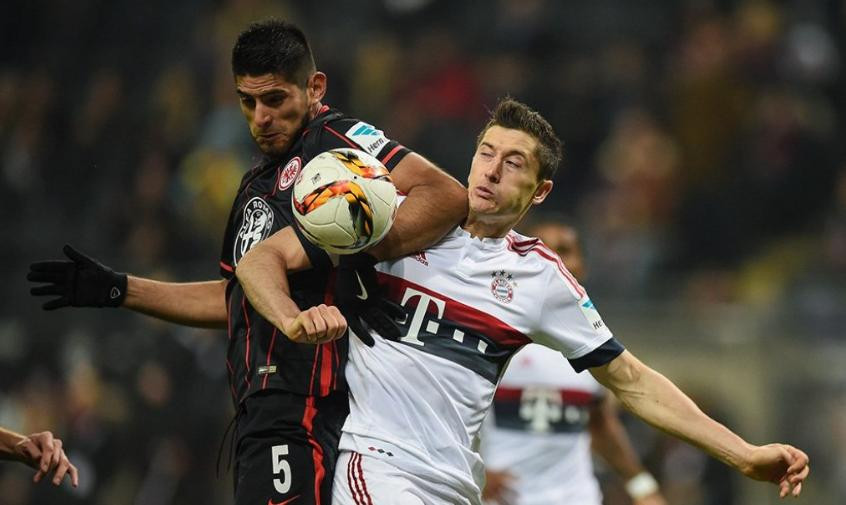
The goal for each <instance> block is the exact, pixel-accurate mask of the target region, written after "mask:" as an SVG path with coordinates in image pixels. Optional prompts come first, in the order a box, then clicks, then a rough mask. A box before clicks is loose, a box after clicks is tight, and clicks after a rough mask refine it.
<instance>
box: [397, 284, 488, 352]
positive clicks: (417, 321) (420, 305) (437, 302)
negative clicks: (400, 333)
mask: <svg viewBox="0 0 846 505" xmlns="http://www.w3.org/2000/svg"><path fill="white" fill-rule="evenodd" d="M413 298H419V300H418V302H417V307H416V308H415V309H414V315H413V316H411V323H409V327H408V333H406V334H405V336H404V337H402V338H400V341H402V342H405V343H407V344H414V345H420V346H422V345H425V342H423V341H422V340H420V339H419V338H418V337H419V336H420V330H424V331H425V332H426V333H428V334H430V335H437V334H438V329H439V328H440V327H441V324H440V323H439V322H438V321H437V320H436V319H434V318H430V319H428V320H427V318H426V312H427V310H428V308H429V304H432V305H434V307H435V315H436V317H437V319H441V318H443V317H444V309H446V302H445V301H444V300H441V299H440V298H435V297H434V296H431V295H429V294H427V293H423V292H422V291H417V290H416V289H414V288H405V294H403V296H402V303H401V305H403V306H405V305H406V303H407V302H408V301H409V300H411V299H413ZM424 322H425V323H426V326H425V328H424V326H423V323H424ZM452 339H453V340H455V341H456V342H460V343H464V332H463V331H461V330H459V329H458V328H455V329H454V330H453V332H452ZM471 345H472V344H471ZM487 346H488V344H487V343H486V342H485V341H483V340H479V341H478V342H476V346H475V347H476V349H477V350H478V351H479V352H482V353H483V352H485V349H486V348H487Z"/></svg>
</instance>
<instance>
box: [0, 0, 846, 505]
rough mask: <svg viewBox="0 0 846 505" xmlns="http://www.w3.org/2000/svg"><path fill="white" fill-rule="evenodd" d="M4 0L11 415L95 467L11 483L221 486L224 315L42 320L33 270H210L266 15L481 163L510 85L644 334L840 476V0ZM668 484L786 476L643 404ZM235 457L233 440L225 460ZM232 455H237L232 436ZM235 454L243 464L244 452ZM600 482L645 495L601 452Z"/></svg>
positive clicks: (652, 345) (646, 354) (340, 89)
mask: <svg viewBox="0 0 846 505" xmlns="http://www.w3.org/2000/svg"><path fill="white" fill-rule="evenodd" d="M2 12H3V14H2V16H0V209H2V214H0V227H1V228H0V229H1V230H2V237H3V238H2V240H3V245H2V247H0V279H2V280H3V282H2V285H3V289H2V291H0V302H2V303H1V304H0V307H2V308H0V425H3V426H6V427H10V428H12V429H15V430H18V431H22V432H25V433H30V432H33V431H37V430H43V429H50V430H52V431H54V432H55V433H56V434H57V435H58V436H60V437H61V438H62V439H64V441H65V444H66V448H67V449H68V451H69V454H70V457H71V458H72V460H73V461H74V462H75V463H76V464H77V465H78V466H79V470H80V475H81V478H80V481H81V485H80V487H79V489H77V490H73V491H71V490H70V488H69V487H63V488H62V489H59V490H56V489H53V488H52V487H51V486H48V485H39V486H32V485H31V484H30V482H29V479H30V477H31V473H30V472H29V471H28V470H27V469H25V468H22V467H20V465H11V464H4V465H2V466H0V503H2V504H4V505H20V504H48V503H62V504H83V503H85V504H89V503H90V504H106V503H109V504H112V503H126V504H136V505H153V504H171V503H174V504H175V503H207V504H228V503H230V498H229V497H230V476H229V475H226V476H224V477H222V478H221V479H215V477H214V475H215V460H216V458H217V455H218V447H219V444H220V439H221V436H222V434H223V431H224V429H225V427H226V424H227V422H228V421H229V419H230V417H231V407H230V400H229V393H228V391H227V387H226V381H225V376H224V371H225V367H224V366H223V352H224V347H223V345H224V336H223V334H222V333H215V332H208V331H201V330H192V329H183V328H177V327H175V326H169V325H166V324H159V323H156V322H153V321H149V320H146V319H144V318H142V317H140V316H135V315H133V314H130V313H128V312H127V313H125V312H122V311H112V310H96V309H86V310H63V311H60V312H52V313H44V312H42V311H41V310H40V308H39V304H38V303H37V302H36V301H35V300H33V299H32V298H30V296H29V295H28V294H27V292H28V288H29V286H28V285H27V283H26V282H25V280H24V274H25V271H26V268H27V265H28V263H29V262H31V261H33V260H37V259H45V258H50V257H56V256H57V255H58V254H59V250H60V248H61V245H62V244H64V243H65V242H71V243H73V244H75V245H77V246H78V247H80V248H81V249H82V250H83V251H86V252H89V253H91V254H93V255H95V256H96V257H98V258H100V259H101V260H102V261H104V262H105V263H107V264H109V265H112V266H114V267H116V268H119V269H123V270H128V271H131V272H135V273H138V274H143V275H148V276H152V277H157V278H164V279H173V280H197V279H206V278H215V277H216V275H217V260H218V254H219V244H220V239H221V234H222V232H223V224H224V221H225V218H226V214H227V212H228V208H229V204H230V201H231V197H232V194H233V191H234V190H235V188H236V185H237V182H238V180H239V178H240V176H241V174H242V172H243V171H244V170H245V169H247V168H248V167H249V166H250V162H251V161H250V160H251V156H252V155H253V152H254V150H253V146H252V143H251V141H250V139H249V136H248V132H247V129H246V127H245V125H244V122H243V119H242V118H241V117H240V114H239V111H238V106H237V102H236V100H235V95H234V93H233V89H232V81H231V77H230V72H229V68H228V58H229V52H230V48H231V44H232V42H233V40H234V38H235V36H236V35H237V33H238V31H239V30H240V29H242V28H243V27H244V26H245V25H246V24H247V23H248V22H249V21H251V20H254V19H257V18H260V17H264V16H266V15H276V16H281V17H289V18H290V19H292V20H294V21H296V22H298V23H300V24H301V25H302V26H303V27H304V28H305V29H306V31H307V33H308V34H309V36H310V38H311V41H312V43H313V46H314V52H315V55H316V58H317V61H318V66H319V68H320V69H322V70H324V71H325V72H327V74H328V75H329V93H328V97H327V100H326V101H327V102H328V103H330V104H332V105H334V106H337V107H339V108H341V109H343V110H345V111H348V112H350V113H351V114H353V115H356V116H358V117H361V118H363V119H365V120H368V121H370V122H372V123H374V124H376V125H378V126H379V127H380V128H383V129H385V130H386V131H387V132H388V134H389V135H390V136H391V137H392V138H395V139H397V140H399V141H401V142H403V143H405V144H407V145H408V146H411V147H412V148H414V149H415V150H417V151H419V152H421V153H423V154H425V155H427V156H429V157H430V158H431V159H433V160H435V161H436V162H438V163H439V164H440V165H441V166H442V167H444V168H445V169H447V170H449V171H450V172H451V173H453V174H454V175H456V176H457V177H459V178H461V179H463V178H464V177H465V176H466V173H467V169H468V167H469V158H470V156H471V153H472V147H473V141H474V137H475V134H476V132H477V131H478V130H479V128H480V126H481V125H482V123H483V121H484V118H485V114H486V107H489V106H491V105H492V104H493V103H494V101H495V99H496V98H497V97H500V96H503V95H504V94H506V93H510V94H511V95H513V96H514V97H516V98H519V99H521V100H524V101H526V102H528V103H529V104H531V105H533V106H534V107H536V108H537V109H539V110H540V111H542V112H543V113H544V114H545V115H546V116H547V117H548V118H549V119H550V120H551V121H552V123H553V124H554V126H555V127H556V129H557V130H558V132H559V134H560V136H561V137H562V138H563V139H564V141H565V143H566V164H565V166H564V167H563V168H562V170H561V171H560V173H559V175H558V177H557V179H556V189H555V192H554V193H553V195H552V198H550V199H549V200H548V201H547V202H546V203H545V204H544V205H543V207H542V208H541V209H540V212H536V214H535V215H536V216H539V215H542V214H544V213H545V214H546V215H548V216H553V217H555V218H559V217H564V218H566V219H567V220H569V221H570V222H572V223H574V224H576V225H577V226H578V228H579V229H580V230H581V231H582V234H583V237H584V239H585V242H586V244H587V255H588V262H589V272H590V274H589V277H588V278H587V280H586V282H585V283H586V285H587V287H588V288H589V289H590V291H591V293H592V297H593V298H594V300H595V301H596V303H597V305H598V306H599V307H600V310H601V311H602V313H603V314H604V317H605V320H606V322H607V323H608V324H609V326H610V327H611V328H612V330H614V331H615V333H616V334H617V335H618V337H620V338H621V339H622V340H623V341H624V342H625V343H626V344H627V345H628V346H629V347H630V348H631V349H633V350H634V351H635V352H636V353H637V354H638V355H640V356H641V357H642V358H644V359H645V360H646V361H647V362H649V363H651V364H653V365H654V366H655V367H656V368H658V369H660V370H662V371H664V372H665V373H666V374H667V375H668V376H669V377H670V378H672V379H673V380H675V381H676V382H677V383H678V384H680V385H681V386H682V387H683V388H685V389H686V390H687V391H689V392H690V393H691V394H692V395H693V396H694V397H695V398H696V399H697V401H698V402H700V404H701V405H702V406H703V407H704V408H705V409H706V410H707V411H708V412H710V413H711V414H712V415H715V416H716V417H718V418H720V419H721V420H723V421H724V422H725V423H727V424H728V425H729V426H731V427H732V428H734V429H735V430H737V431H738V432H740V433H741V434H743V435H744V436H745V437H746V438H748V439H749V440H750V441H753V442H759V443H761V442H765V441H774V440H783V441H789V442H791V443H794V444H796V445H798V446H800V447H802V448H804V449H805V450H806V451H807V452H808V453H809V454H810V456H811V459H812V468H813V472H812V476H811V479H810V480H809V481H808V483H807V486H806V488H805V490H804V491H805V493H804V495H803V497H802V498H801V499H800V500H799V501H798V502H797V503H808V504H814V505H826V504H831V505H835V504H841V503H843V502H844V499H846V498H844V497H846V456H844V454H846V388H844V384H846V338H844V337H846V334H845V333H844V325H846V308H844V307H846V303H844V302H846V156H844V155H845V154H846V152H844V151H846V148H844V142H843V139H844V138H846V135H844V134H846V131H844V129H845V127H846V125H844V119H845V118H846V114H844V113H846V82H845V80H844V68H843V65H844V57H843V55H844V51H846V35H844V34H846V2H844V1H835V0H830V1H824V0H803V1H799V0H793V1H778V2H767V1H729V0H713V1H706V0H697V1H694V0H687V1H651V2H631V1H627V0H595V1H592V2H583V1H576V0H569V1H564V0H561V1H552V0H549V1H544V0H499V1H487V2H482V1H475V2H470V1H468V2H450V1H445V0H435V1H432V0H382V1H381V2H380V1H377V0H370V1H361V2H328V1H320V2H294V1H289V2H284V1H263V0H231V1H210V0H187V1H183V2H170V1H164V0H148V1H146V2H134V1H130V0H114V1H107V0H100V1H94V0H78V1H75V2H65V1H59V0H29V1H27V0H7V1H5V2H3V7H2ZM627 422H628V423H629V424H630V425H631V426H632V431H633V433H634V436H635V439H636V442H637V445H638V449H639V451H640V452H641V454H642V455H643V457H644V459H645V461H646V463H647V465H648V466H649V468H650V469H651V470H652V471H653V472H654V473H655V475H656V476H657V477H658V478H659V480H660V481H661V482H662V484H663V485H664V490H665V493H666V494H667V496H668V497H669V499H670V502H671V503H672V504H674V505H700V504H701V505H717V504H719V505H753V504H754V505H758V504H765V503H776V502H777V499H776V494H777V493H776V490H775V488H772V487H768V486H765V485H763V484H758V483H751V482H747V481H744V480H743V479H741V478H740V477H739V476H738V475H736V474H733V473H731V472H729V471H727V469H726V468H725V467H722V466H721V465H719V464H718V463H715V462H714V461H713V460H709V459H707V458H705V457H704V456H702V455H701V454H700V453H698V452H696V451H694V450H692V449H689V448H687V447H686V446H684V445H682V444H679V443H676V442H674V441H671V440H669V439H667V438H666V437H663V436H656V435H655V434H654V432H651V431H650V430H648V429H646V428H644V427H643V425H641V424H639V423H637V422H634V421H632V420H631V419H627ZM224 456H225V454H224ZM224 460H225V457H224ZM225 466H226V465H225V462H224V463H223V467H224V470H225ZM602 475H603V483H604V487H605V490H606V503H607V504H609V505H620V504H624V503H627V501H626V498H625V496H624V495H623V494H622V493H621V490H620V489H621V488H620V485H619V482H618V481H616V480H615V479H614V478H613V477H612V476H610V475H608V474H607V473H603V474H602Z"/></svg>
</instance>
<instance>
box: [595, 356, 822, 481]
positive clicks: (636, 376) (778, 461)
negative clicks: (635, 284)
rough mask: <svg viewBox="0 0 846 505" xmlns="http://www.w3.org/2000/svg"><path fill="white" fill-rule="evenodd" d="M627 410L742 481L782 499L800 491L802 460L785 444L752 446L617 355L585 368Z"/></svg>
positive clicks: (652, 373)
mask: <svg viewBox="0 0 846 505" xmlns="http://www.w3.org/2000/svg"><path fill="white" fill-rule="evenodd" d="M590 371H591V373H592V374H593V376H594V377H595V378H596V380H598V381H599V382H600V383H601V384H602V385H603V386H605V387H607V388H608V389H610V390H611V391H612V392H613V393H614V394H615V395H616V396H617V398H618V399H619V400H620V402H621V403H622V404H623V406H625V407H626V408H627V409H628V410H630V411H631V412H632V413H634V414H635V415H636V416H638V417H640V418H641V419H643V420H644V421H646V422H647V423H649V424H651V425H653V426H655V427H656V428H658V429H660V430H662V431H665V432H667V433H669V434H670V435H673V436H675V437H677V438H680V439H682V440H684V441H686V442H689V443H691V444H693V445H695V446H697V447H699V448H700V449H702V450H704V451H705V452H707V453H708V454H710V455H711V456H713V457H715V458H717V459H719V460H720V461H722V462H723V463H726V464H727V465H729V466H731V467H733V468H735V469H736V470H738V471H740V472H741V473H743V474H744V475H746V476H747V477H750V478H752V479H755V480H762V481H769V482H773V483H775V484H777V485H778V486H779V496H781V497H782V498H783V497H785V496H787V495H789V494H793V495H794V496H798V495H799V493H800V492H801V491H802V482H803V481H804V480H805V478H806V477H807V476H808V472H809V467H808V456H807V455H806V454H805V453H804V452H802V451H800V450H799V449H796V448H795V447H792V446H790V445H786V444H769V445H764V446H755V445H752V444H749V443H748V442H746V441H745V440H743V439H742V438H740V437H739V436H738V435H737V434H735V433H734V432H732V431H731V430H729V429H728V428H726V427H725V426H723V425H722V424H720V423H718V422H717V421H715V420H713V419H711V418H710V417H708V416H707V415H705V413H703V412H702V411H701V410H700V409H699V407H697V406H696V404H695V403H693V400H691V399H690V398H689V397H688V396H687V395H685V394H684V393H683V392H682V391H681V390H679V388H678V387H676V385H675V384H673V383H672V382H671V381H669V380H668V379H667V378H666V377H664V376H663V375H661V374H659V373H658V372H656V371H655V370H653V369H651V368H649V367H648V366H646V365H644V364H643V363H641V362H640V361H639V360H638V359H637V358H635V357H634V355H632V354H631V353H630V352H628V351H623V353H622V354H620V355H619V356H618V357H617V358H615V359H614V360H612V361H611V362H610V363H608V364H606V365H604V366H601V367H596V368H591V369H590Z"/></svg>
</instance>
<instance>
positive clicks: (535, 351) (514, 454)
mask: <svg viewBox="0 0 846 505" xmlns="http://www.w3.org/2000/svg"><path fill="white" fill-rule="evenodd" d="M603 395H604V389H603V388H602V386H601V385H600V384H599V383H598V382H596V380H595V379H594V378H593V376H592V375H590V374H589V373H584V372H583V373H576V372H575V371H574V370H573V368H572V367H571V366H570V365H569V363H567V360H566V359H564V357H563V356H562V355H561V353H560V352H557V351H553V350H552V349H548V348H546V347H541V346H539V345H527V346H526V347H524V348H523V349H521V350H520V352H518V353H517V354H516V355H515V356H514V358H513V359H512V360H511V363H510V364H509V365H508V368H507V369H506V370H505V374H504V375H503V376H502V380H501V381H500V383H499V387H498V388H497V390H496V394H495V395H494V406H493V409H491V412H490V413H489V414H488V417H487V418H486V419H485V423H484V427H483V430H482V451H481V452H482V457H483V458H484V460H485V465H486V466H487V467H488V468H489V469H491V470H497V471H503V470H506V471H508V472H509V473H511V475H512V476H513V477H514V480H513V481H512V483H511V489H510V492H509V493H508V503H509V505H547V504H549V503H557V504H562V505H564V504H573V505H600V504H601V503H602V494H601V492H600V490H599V484H598V483H597V481H596V478H595V477H594V474H593V461H592V459H591V453H590V435H589V434H588V432H587V423H588V420H589V415H590V408H591V407H592V406H593V405H596V404H597V403H598V402H599V401H600V400H601V399H602V396H603Z"/></svg>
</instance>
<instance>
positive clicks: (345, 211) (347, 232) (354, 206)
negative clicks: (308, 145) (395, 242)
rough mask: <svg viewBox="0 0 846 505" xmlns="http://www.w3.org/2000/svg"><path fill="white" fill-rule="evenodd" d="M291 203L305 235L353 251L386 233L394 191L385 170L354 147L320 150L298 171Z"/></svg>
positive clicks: (343, 251) (335, 248) (332, 247)
mask: <svg viewBox="0 0 846 505" xmlns="http://www.w3.org/2000/svg"><path fill="white" fill-rule="evenodd" d="M291 205H292V206H293V209H294V218H295V219H296V220H297V223H298V224H299V226H300V229H301V230H302V232H303V235H305V237H306V238H307V239H308V240H310V241H311V242H312V243H314V244H315V245H317V246H319V247H322V248H323V249H325V250H327V251H329V252H331V253H335V254H352V253H355V252H358V251H361V250H362V249H364V248H366V247H369V246H371V245H373V244H376V243H377V242H379V241H380V240H382V238H384V236H385V235H386V234H387V233H388V230H389V229H390V228H391V225H392V224H393V222H394V217H395V216H396V212H397V191H396V188H395V187H394V184H393V182H391V176H390V175H389V173H388V169H386V168H385V166H384V165H382V163H380V162H379V160H377V159H376V158H374V157H373V156H370V155H369V154H367V153H365V152H363V151H359V150H358V149H349V148H342V149H332V150H331V151H326V152H323V153H320V154H319V155H317V156H316V157H314V158H313V159H312V160H311V161H309V162H308V163H306V166H304V167H303V169H302V170H301V171H300V173H299V175H298V176H297V180H296V182H294V192H293V198H292V199H291Z"/></svg>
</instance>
